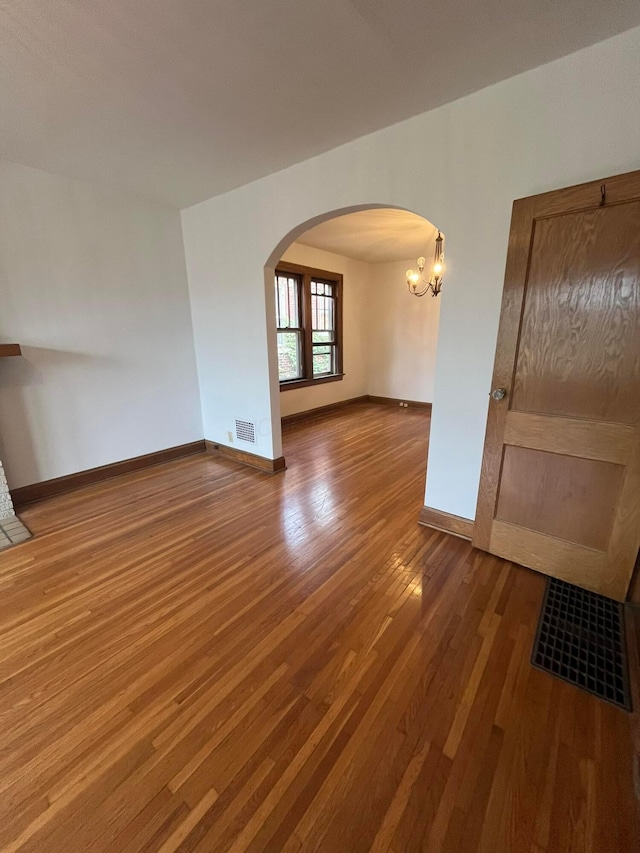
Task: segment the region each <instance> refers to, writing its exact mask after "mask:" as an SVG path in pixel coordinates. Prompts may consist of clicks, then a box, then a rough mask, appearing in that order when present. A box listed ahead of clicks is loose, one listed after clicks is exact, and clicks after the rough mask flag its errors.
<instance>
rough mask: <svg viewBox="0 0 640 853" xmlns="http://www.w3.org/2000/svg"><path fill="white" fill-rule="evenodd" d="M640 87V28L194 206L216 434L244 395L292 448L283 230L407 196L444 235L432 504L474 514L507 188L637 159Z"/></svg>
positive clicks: (198, 329) (555, 182) (521, 188)
mask: <svg viewBox="0 0 640 853" xmlns="http://www.w3.org/2000/svg"><path fill="white" fill-rule="evenodd" d="M638 91H640V29H635V30H630V31H629V32H627V33H624V34H622V35H620V36H617V37H615V38H612V39H610V40H608V41H606V42H602V43H601V44H598V45H595V46H593V47H590V48H587V49H586V50H583V51H580V52H578V53H575V54H573V55H571V56H568V57H565V58H563V59H561V60H558V61H557V62H554V63H551V64H549V65H546V66H543V67H542V68H538V69H535V70H533V71H530V72H527V73H525V74H522V75H520V76H518V77H514V78H512V79H510V80H506V81H504V82H502V83H499V84H497V85H495V86H492V87H490V88H488V89H484V90H482V91H480V92H477V93H475V94H473V95H470V96H468V97H466V98H463V99H461V100H459V101H456V102H454V103H452V104H448V105H446V106H443V107H440V108H439V109H437V110H433V111H432V112H429V113H425V114H423V115H420V116H416V117H415V118H413V119H410V120H409V121H406V122H403V123H401V124H397V125H394V126H393V127H389V128H387V129H385V130H382V131H379V132H377V133H374V134H372V135H370V136H367V137H364V138H362V139H359V140H356V141H355V142H351V143H349V144H348V145H344V146H342V147H340V148H337V149H335V150H333V151H330V152H328V153H326V154H323V155H321V156H319V157H315V158H314V159H312V160H308V161H306V162H304V163H300V164H298V165H296V166H293V167H291V168H289V169H286V170H285V171H282V172H279V173H277V174H274V175H270V176H269V177H267V178H264V179H262V180H260V181H256V182H255V183H252V184H249V185H247V186H245V187H241V188H240V189H238V190H235V191H233V192H230V193H227V194H225V195H221V196H218V197H216V198H213V199H210V200H209V201H207V202H204V203H202V204H200V205H196V206H194V207H192V208H189V209H187V210H185V211H183V230H184V235H185V250H186V257H187V267H188V273H189V287H190V292H191V298H192V311H193V318H194V332H195V340H196V350H197V358H198V367H199V378H200V387H201V392H202V402H203V416H204V427H205V435H206V437H207V438H210V439H214V440H215V439H217V440H220V441H224V439H225V437H226V431H227V430H228V429H229V428H230V426H229V424H230V423H231V421H232V418H233V417H234V416H236V415H237V414H239V412H240V410H243V409H245V408H247V409H250V410H251V415H252V418H253V419H255V420H256V421H257V422H258V424H259V425H260V438H259V442H260V443H259V450H258V452H260V453H262V454H263V455H266V456H279V455H280V453H281V440H280V430H279V419H280V404H279V396H280V395H279V391H278V384H277V365H276V362H275V358H274V353H275V348H272V349H270V348H269V345H268V344H269V343H270V342H271V343H272V342H273V339H274V338H275V332H273V330H272V329H271V328H270V326H269V325H268V323H267V308H269V309H270V310H273V284H272V280H271V276H272V266H273V263H274V261H275V260H277V259H278V257H279V256H280V254H281V253H282V251H283V250H284V248H285V246H286V245H288V242H287V241H290V240H291V239H292V238H295V237H296V236H298V235H299V234H300V233H301V232H302V231H303V230H305V229H306V228H308V227H310V226H311V225H312V224H315V222H314V221H313V220H314V219H315V220H316V221H319V220H321V219H322V218H324V217H325V216H326V214H327V213H329V212H333V211H336V210H345V211H346V210H349V209H353V208H357V207H359V206H370V205H381V206H387V207H388V206H398V207H403V208H407V209H409V210H411V211H413V212H415V213H418V214H421V215H422V216H424V217H425V218H426V219H428V220H429V221H431V222H435V223H437V225H438V227H439V228H441V229H442V231H443V233H445V234H446V238H447V280H446V287H445V289H444V290H443V293H442V295H441V297H439V298H440V299H441V305H440V311H441V316H440V332H439V339H438V354H437V370H436V380H435V394H434V401H433V403H434V408H433V418H432V427H431V444H430V452H429V467H428V474H427V490H426V503H427V504H428V505H430V506H433V507H435V508H437V509H441V510H444V511H447V512H451V513H455V514H457V515H461V516H464V517H467V518H471V517H473V516H474V513H475V504H476V495H477V487H478V480H479V474H480V464H481V458H482V446H483V440H484V431H485V422H486V413H487V403H488V392H489V390H490V378H491V370H492V363H493V354H494V348H495V341H496V332H497V325H498V317H499V312H500V297H501V291H502V283H503V276H504V262H505V256H506V247H507V240H508V234H509V219H510V212H511V204H512V201H513V199H515V198H520V197H522V196H526V195H530V194H535V193H539V192H542V191H544V190H550V189H554V188H557V187H562V186H567V185H570V184H573V183H578V182H580V181H585V180H590V179H597V178H600V177H604V176H606V175H610V174H615V173H618V172H624V171H627V170H632V169H637V168H639V167H640V148H639V147H638V141H639V140H640V98H639V97H638ZM305 223H306V224H305ZM265 264H267V265H269V267H270V268H269V269H268V270H267V275H266V278H265V273H264V266H265ZM266 282H269V287H266ZM265 294H266V296H265ZM247 401H250V402H247Z"/></svg>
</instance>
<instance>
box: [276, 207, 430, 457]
mask: <svg viewBox="0 0 640 853" xmlns="http://www.w3.org/2000/svg"><path fill="white" fill-rule="evenodd" d="M437 233H438V231H437V228H436V227H435V226H434V225H433V224H432V223H430V222H429V221H428V220H426V219H425V218H424V217H422V216H419V215H418V214H415V213H413V212H412V211H408V210H406V209H404V208H399V207H397V206H387V205H382V204H375V205H358V206H354V207H350V208H343V209H340V210H335V211H330V212H328V213H325V214H323V215H321V216H317V217H314V218H313V219H310V220H307V221H306V222H304V223H301V224H300V225H298V226H296V228H294V229H292V230H291V231H290V232H289V233H288V234H287V235H286V237H284V238H283V239H282V240H281V241H280V242H279V243H278V245H277V246H276V247H275V249H274V250H273V251H272V253H271V254H270V256H269V258H268V260H267V263H266V264H265V298H266V306H267V310H266V316H267V324H268V329H267V335H268V341H269V376H270V394H271V407H272V412H273V432H274V438H275V439H276V442H277V443H278V444H279V443H280V442H279V441H278V439H279V438H280V437H281V418H282V417H283V416H284V417H285V418H291V417H292V416H294V415H299V414H301V413H304V412H312V411H313V410H315V409H321V408H323V407H326V406H331V405H334V404H339V403H344V402H347V401H349V400H353V399H357V398H364V397H367V396H368V397H371V398H375V399H376V400H378V401H380V402H385V403H387V404H394V405H398V406H399V405H401V404H402V405H404V406H405V407H409V406H415V407H417V406H424V407H425V408H426V407H428V406H430V404H431V402H432V397H433V377H434V374H435V351H436V341H437V328H438V320H439V306H440V299H439V298H436V299H433V298H431V297H430V296H429V295H427V299H426V300H425V299H416V298H415V297H414V296H413V295H412V294H411V293H410V292H409V291H408V288H407V285H406V270H407V268H408V267H412V268H414V269H416V259H417V258H418V257H420V256H424V257H426V258H427V267H426V269H425V275H428V273H429V269H430V264H431V262H432V259H433V253H434V245H435V238H436V235H437ZM276 270H279V272H280V273H282V275H278V276H276ZM313 272H315V273H316V278H315V281H316V282H317V286H318V287H319V288H320V290H319V292H318V293H317V294H316V293H315V292H314V293H313V294H307V295H306V297H305V299H306V303H304V300H303V299H302V298H301V295H300V293H299V292H298V289H299V288H303V287H308V286H309V285H311V287H312V288H314V290H315V289H316V287H315V285H314V283H313V281H314V279H313V276H312V273H313ZM305 273H309V275H307V276H305ZM309 278H311V282H309V280H308V279H309ZM338 279H339V280H340V293H341V296H340V299H341V303H342V304H340V306H339V315H340V322H339V323H338V322H336V325H335V326H333V327H331V328H329V327H326V329H327V330H326V331H325V325H323V326H322V329H319V328H318V329H315V328H311V327H310V326H309V323H308V322H305V323H303V321H302V319H301V315H303V314H305V313H307V314H308V313H309V305H310V304H311V301H312V300H316V303H322V302H324V301H327V300H326V299H325V289H324V288H325V283H328V284H327V289H328V291H329V296H330V297H331V288H332V286H333V285H332V284H331V282H334V281H335V282H337V281H338ZM274 282H275V283H276V286H275V287H274ZM329 301H331V299H329ZM283 302H284V305H285V307H287V306H289V304H290V303H291V304H293V305H295V306H299V309H294V314H295V317H292V316H289V315H288V314H287V312H285V314H284V315H283V310H282V308H283ZM303 303H304V304H303ZM305 305H306V310H305V307H304V306H305ZM282 316H284V322H283V321H282V319H280V320H279V319H278V318H281V317H282ZM303 326H307V328H303ZM334 333H335V340H334V339H333V338H334ZM303 340H304V346H303V345H302V341H303ZM338 349H339V358H335V357H334V353H337V352H338ZM285 392H286V393H285Z"/></svg>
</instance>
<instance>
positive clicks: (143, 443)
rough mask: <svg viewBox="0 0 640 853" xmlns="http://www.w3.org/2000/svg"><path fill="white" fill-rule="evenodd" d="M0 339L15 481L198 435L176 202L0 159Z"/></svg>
mask: <svg viewBox="0 0 640 853" xmlns="http://www.w3.org/2000/svg"><path fill="white" fill-rule="evenodd" d="M0 341H2V342H5V343H9V342H17V343H19V344H22V347H23V353H24V357H23V358H5V359H0V458H2V460H3V462H4V464H5V467H6V471H7V478H8V480H9V484H10V485H11V486H12V487H17V486H22V485H26V484H29V483H33V482H37V481H40V480H46V479H49V478H52V477H59V476H61V475H64V474H69V473H73V472H76V471H80V470H83V469H86V468H92V467H94V466H97V465H103V464H106V463H109V462H114V461H118V460H121V459H126V458H128V457H132V456H137V455H139V454H143V453H149V452H151V451H154V450H159V449H162V448H166V447H170V446H173V445H177V444H183V443H186V442H190V441H194V440H196V439H198V438H202V419H201V413H200V402H199V397H198V386H197V376H196V370H195V357H194V346H193V337H192V327H191V314H190V309H189V298H188V288H187V283H186V271H185V266H184V253H183V245H182V235H181V225H180V216H179V213H178V212H177V211H173V210H170V209H168V208H165V207H162V206H160V205H157V204H154V203H150V202H146V201H141V200H139V199H137V198H134V197H127V196H123V195H120V194H117V193H115V192H112V191H109V190H106V189H100V188H98V187H95V186H93V185H90V184H86V183H81V182H79V181H72V180H68V179H66V178H62V177H57V176H54V175H51V174H48V173H46V172H41V171H38V170H35V169H29V168H25V167H23V166H17V165H13V164H11V163H6V162H5V163H0Z"/></svg>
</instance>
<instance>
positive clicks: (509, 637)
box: [0, 405, 640, 853]
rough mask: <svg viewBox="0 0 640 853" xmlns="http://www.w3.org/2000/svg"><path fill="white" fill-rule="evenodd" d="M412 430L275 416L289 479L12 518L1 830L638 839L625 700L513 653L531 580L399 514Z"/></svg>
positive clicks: (176, 844) (269, 840)
mask: <svg viewBox="0 0 640 853" xmlns="http://www.w3.org/2000/svg"><path fill="white" fill-rule="evenodd" d="M428 425H429V420H428V416H426V415H425V414H424V413H423V412H416V411H412V410H410V409H409V410H405V411H397V410H395V409H393V408H390V407H384V406H379V407H378V406H374V405H360V406H355V407H353V408H351V409H345V410H344V411H342V412H339V413H337V414H334V415H331V416H326V417H323V418H320V419H318V420H317V421H312V422H303V423H300V424H297V425H295V426H292V427H289V428H287V429H286V431H285V456H286V459H287V464H288V466H289V467H288V470H287V471H286V472H285V473H284V474H279V475H275V476H272V475H268V474H263V473H261V472H258V471H252V470H250V469H248V468H243V467H241V466H240V465H238V464H236V463H234V462H231V461H228V460H225V459H222V458H215V457H212V456H207V455H200V456H195V457H191V458H188V459H185V460H182V461H177V462H171V463H167V464H165V465H162V466H158V467H156V468H153V469H148V470H146V471H142V472H137V473H134V474H129V475H126V476H123V477H120V478H117V479H114V480H111V481H108V482H104V483H101V484H98V485H96V486H92V487H89V488H86V489H83V490H80V491H77V492H75V493H71V494H68V495H63V496H59V497H57V498H52V499H50V500H48V501H45V502H42V503H40V504H36V505H33V506H32V507H30V508H28V509H27V510H25V511H24V512H23V513H22V515H23V518H24V521H25V523H26V524H27V525H28V527H29V528H30V529H31V530H32V532H33V533H34V538H33V539H32V540H31V541H29V542H27V543H25V544H23V545H20V546H18V547H15V548H13V549H10V550H8V551H5V552H3V553H2V555H0V601H1V607H2V620H1V624H0V630H1V639H2V643H1V668H0V715H1V716H0V722H1V725H0V849H2V850H3V851H17V850H19V851H37V853H75V852H76V851H91V853H99V851H112V852H113V851H117V853H134V851H142V850H145V851H161V853H168V851H177V850H179V851H199V852H200V853H211V851H233V853H238V851H274V853H280V851H282V853H298V851H327V853H356V852H357V851H358V852H359V851H363V853H364V851H375V853H404V851H463V853H466V851H479V853H501V851H531V853H564V851H594V853H608V851H611V853H627V851H629V853H631V851H637V850H638V849H639V847H638V839H639V838H640V825H639V822H638V810H637V805H638V803H637V799H636V797H635V795H634V786H633V761H634V749H633V741H632V738H633V726H634V725H635V724H636V723H637V718H636V717H632V716H630V715H628V714H625V713H624V712H622V711H620V710H617V709H616V708H613V707H611V706H609V705H606V704H604V703H602V702H600V701H599V700H597V699H595V698H593V697H591V696H589V695H587V694H584V693H582V692H580V691H578V690H577V689H575V688H572V687H570V686H568V685H567V684H564V683H563V682H561V681H558V680H555V679H553V678H552V677H550V676H547V675H545V674H543V673H541V672H539V671H537V670H534V669H532V668H531V667H530V665H529V662H528V661H529V654H530V650H531V643H532V640H533V636H534V632H535V624H536V619H537V615H538V610H539V606H540V602H541V597H542V592H543V588H544V579H543V578H542V577H541V576H539V575H536V574H534V573H533V572H531V571H528V570H526V569H522V568H519V567H515V566H513V565H511V564H510V563H507V562H504V561H502V560H499V559H497V558H494V557H491V556H489V555H487V554H484V553H482V552H479V551H475V550H474V549H473V548H472V547H471V546H470V545H469V544H468V543H467V542H465V541H463V540H461V539H457V538H454V537H451V536H447V535H445V534H442V533H438V532H436V531H432V530H429V529H427V528H422V527H419V526H418V525H417V524H416V520H417V517H418V513H419V510H420V507H421V506H422V502H423V485H424V472H425V459H426V452H427V440H428ZM635 650H636V649H635V647H634V648H633V651H634V652H635ZM635 660H636V662H637V658H636V659H635ZM636 702H637V693H636Z"/></svg>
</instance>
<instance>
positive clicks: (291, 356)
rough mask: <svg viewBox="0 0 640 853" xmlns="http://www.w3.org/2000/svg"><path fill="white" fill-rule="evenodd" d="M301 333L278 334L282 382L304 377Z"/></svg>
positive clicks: (279, 371)
mask: <svg viewBox="0 0 640 853" xmlns="http://www.w3.org/2000/svg"><path fill="white" fill-rule="evenodd" d="M301 352H302V348H301V339H300V332H278V376H279V377H280V382H285V381H286V380H288V379H300V378H301V376H302V357H301Z"/></svg>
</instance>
